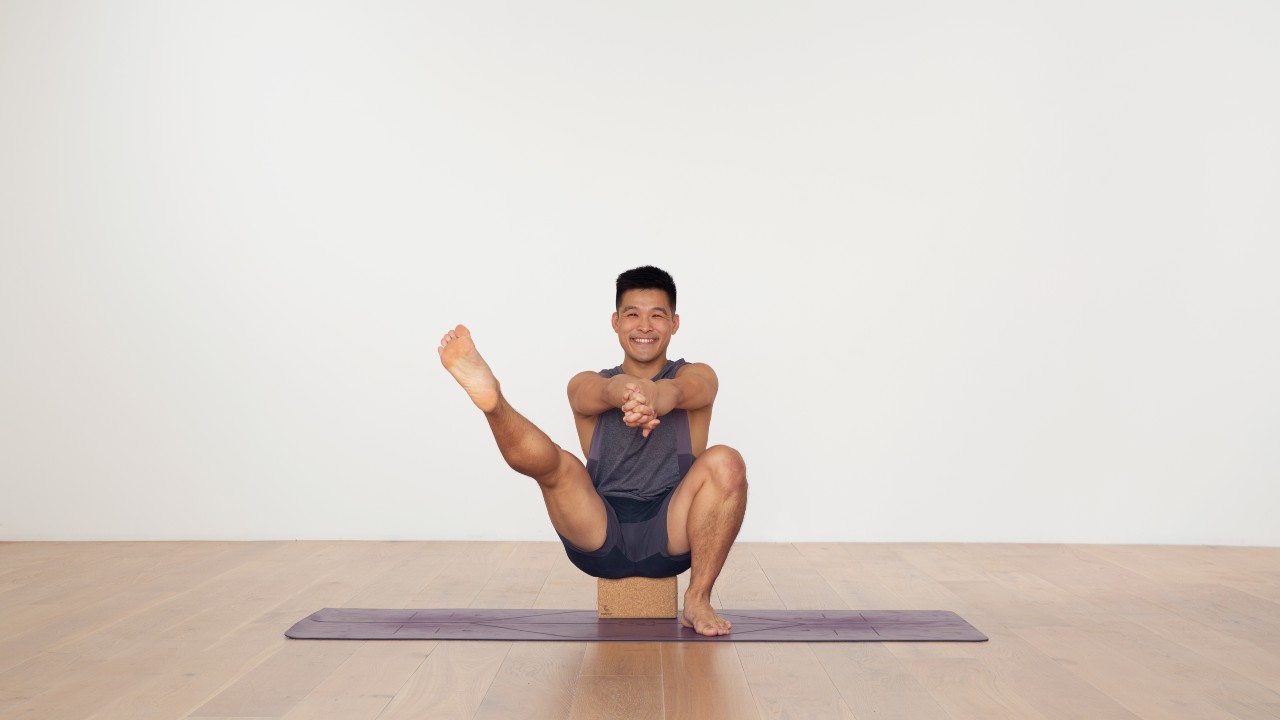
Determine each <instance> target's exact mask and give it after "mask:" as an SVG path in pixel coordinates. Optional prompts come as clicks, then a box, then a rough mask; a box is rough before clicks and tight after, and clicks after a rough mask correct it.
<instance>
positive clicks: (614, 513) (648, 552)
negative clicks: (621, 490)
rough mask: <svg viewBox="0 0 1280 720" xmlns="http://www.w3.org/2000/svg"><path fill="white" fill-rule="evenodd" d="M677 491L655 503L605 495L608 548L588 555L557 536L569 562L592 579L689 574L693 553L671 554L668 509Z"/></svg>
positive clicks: (667, 494) (671, 491)
mask: <svg viewBox="0 0 1280 720" xmlns="http://www.w3.org/2000/svg"><path fill="white" fill-rule="evenodd" d="M675 491H676V489H675V488H674V487H673V488H671V489H670V490H668V491H667V492H666V494H665V495H663V496H661V497H658V498H654V499H653V500H633V499H631V498H627V497H620V496H617V495H601V496H600V498H601V499H602V500H604V511H605V514H606V515H608V518H609V520H608V523H609V525H608V530H607V531H606V533H605V538H604V545H602V546H600V549H599V550H593V551H591V552H586V551H583V550H579V549H578V548H576V547H574V545H573V544H572V543H570V542H569V541H568V540H566V539H565V537H564V536H563V535H560V534H559V533H556V534H557V535H559V536H560V542H562V543H564V550H565V553H566V554H567V555H568V556H569V562H571V563H573V564H574V565H576V566H577V567H578V569H579V570H581V571H582V572H584V573H586V574H588V575H590V576H592V577H599V578H610V579H615V578H624V577H634V576H639V577H652V578H663V577H672V576H673V575H679V574H680V573H682V572H684V571H685V570H688V569H689V567H690V565H691V564H692V553H683V554H681V555H668V554H667V505H668V504H669V503H670V502H671V495H672V494H673V493H675Z"/></svg>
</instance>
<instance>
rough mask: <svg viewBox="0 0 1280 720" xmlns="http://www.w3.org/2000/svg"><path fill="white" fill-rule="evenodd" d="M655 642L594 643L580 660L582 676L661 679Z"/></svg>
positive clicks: (659, 645) (588, 645) (657, 649)
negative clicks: (645, 676)
mask: <svg viewBox="0 0 1280 720" xmlns="http://www.w3.org/2000/svg"><path fill="white" fill-rule="evenodd" d="M664 644H665V643H657V642H593V643H588V644H587V650H586V655H585V656H584V657H583V660H582V674H583V675H654V676H660V675H662V645H664Z"/></svg>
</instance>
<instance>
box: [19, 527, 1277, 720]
mask: <svg viewBox="0 0 1280 720" xmlns="http://www.w3.org/2000/svg"><path fill="white" fill-rule="evenodd" d="M686 580H687V575H686V576H683V577H682V578H681V581H682V585H683V582H684V581H686ZM682 591H683V587H682ZM714 600H715V601H716V603H717V606H718V607H724V608H742V609H748V608H788V609H822V608H832V609H937V610H954V611H956V612H958V613H960V615H961V616H963V617H964V618H965V619H967V620H968V621H969V622H971V623H972V624H973V625H975V626H976V627H977V628H978V629H979V630H982V631H983V632H984V633H986V634H987V635H988V636H989V637H990V638H991V641H990V642H987V643H883V644H882V643H812V644H796V643H722V644H721V643H718V644H708V643H688V644H680V643H574V642H464V641H452V642H451V641H382V642H377V641H370V642H357V641H303V640H288V639H286V638H285V637H284V635H283V633H284V631H285V629H287V628H288V627H289V626H290V625H292V624H293V623H294V622H295V621H297V620H299V619H300V618H302V617H304V616H306V615H307V614H309V613H311V612H313V611H315V610H318V609H320V608H322V607H436V608H444V607H458V608H462V607H491V608H504V607H506V608H530V607H532V608H594V607H595V581H594V579H593V578H589V577H587V576H585V575H583V574H581V573H580V572H579V571H578V570H576V569H575V568H574V567H573V566H572V565H570V564H569V562H568V560H567V559H566V558H565V556H564V553H563V551H562V550H561V549H560V546H559V544H558V543H528V542H394V543H393V542H264V543H194V542H192V543H3V544H0V717H4V718H41V719H42V720H55V719H57V718H129V719H130V720H139V719H144V718H175V719H176V718H192V719H193V720H194V719H196V718H203V719H206V720H211V719H213V718H289V719H290V720H292V719H294V718H335V719H339V718H340V719H341V720H360V719H362V718H369V719H373V718H378V719H379V720H398V719H399V718H606V717H618V718H698V719H700V720H701V719H705V718H733V719H735V720H736V719H738V718H877V719H885V718H908V719H910V720H927V719H929V718H951V719H955V720H959V719H960V718H982V719H983V720H989V719H991V718H1017V719H1018V720H1035V719H1038V718H1051V719H1057V718H1080V719H1081V720H1107V719H1109V718H1116V719H1119V718H1151V719H1152V720H1169V719H1177V718H1239V719H1245V718H1259V719H1261V718H1267V719H1268V720H1274V719H1275V718H1280V548H1221V547H1153V546H1097V545H957V544H948V545H936V544H892V545H887V544H796V545H775V544H762V543H761V544H755V543H739V544H738V545H737V546H735V548H734V550H733V552H732V554H731V555H730V558H729V562H728V565H727V566H726V569H725V572H724V574H723V575H722V576H721V580H720V583H719V584H718V585H717V588H716V597H715V598H714Z"/></svg>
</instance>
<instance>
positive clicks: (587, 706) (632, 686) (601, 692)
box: [569, 675, 662, 720]
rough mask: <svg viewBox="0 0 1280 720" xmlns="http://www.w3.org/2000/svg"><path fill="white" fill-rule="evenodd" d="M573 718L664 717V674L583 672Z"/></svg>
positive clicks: (625, 719) (623, 719) (627, 719)
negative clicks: (593, 673)
mask: <svg viewBox="0 0 1280 720" xmlns="http://www.w3.org/2000/svg"><path fill="white" fill-rule="evenodd" d="M569 717H570V718H571V720H612V719H614V718H617V719H618V720H651V719H652V720H657V719H659V718H661V717H662V678H660V677H658V676H656V675H623V676H619V675H584V676H582V677H581V678H580V679H579V680H578V692H577V695H576V696H575V697H574V699H573V708H572V710H571V711H570V714H569Z"/></svg>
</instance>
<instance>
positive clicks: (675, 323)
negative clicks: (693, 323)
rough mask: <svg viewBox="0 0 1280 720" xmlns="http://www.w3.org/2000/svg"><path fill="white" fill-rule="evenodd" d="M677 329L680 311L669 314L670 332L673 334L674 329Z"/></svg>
mask: <svg viewBox="0 0 1280 720" xmlns="http://www.w3.org/2000/svg"><path fill="white" fill-rule="evenodd" d="M679 329H680V313H676V314H675V315H672V316H671V334H672V335H675V334H676V331H677V330H679Z"/></svg>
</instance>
